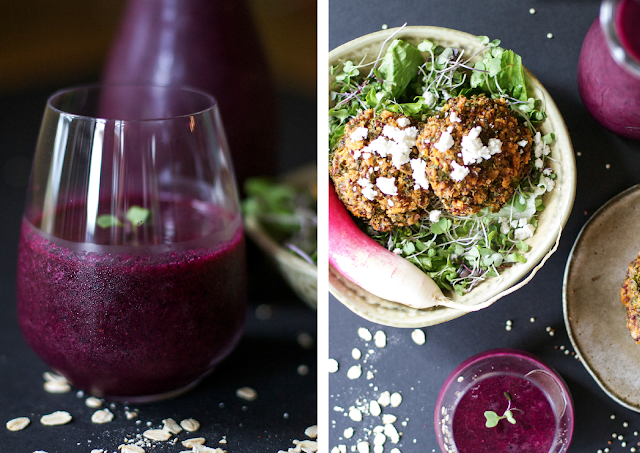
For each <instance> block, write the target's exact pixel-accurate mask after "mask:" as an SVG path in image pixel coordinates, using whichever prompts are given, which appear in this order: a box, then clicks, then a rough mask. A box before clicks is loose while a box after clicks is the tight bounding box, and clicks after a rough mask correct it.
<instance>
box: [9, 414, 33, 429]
mask: <svg viewBox="0 0 640 453" xmlns="http://www.w3.org/2000/svg"><path fill="white" fill-rule="evenodd" d="M29 423H31V420H29V418H28V417H18V418H14V419H13V420H9V421H8V422H7V429H8V430H9V431H21V430H23V429H25V428H26V427H27V426H29Z"/></svg>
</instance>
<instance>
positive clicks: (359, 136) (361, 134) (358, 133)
mask: <svg viewBox="0 0 640 453" xmlns="http://www.w3.org/2000/svg"><path fill="white" fill-rule="evenodd" d="M368 136H369V129H367V128H366V127H357V128H355V129H354V130H353V132H351V135H350V136H349V138H351V140H353V141H354V142H359V141H362V140H364V139H365V138H367V137H368Z"/></svg>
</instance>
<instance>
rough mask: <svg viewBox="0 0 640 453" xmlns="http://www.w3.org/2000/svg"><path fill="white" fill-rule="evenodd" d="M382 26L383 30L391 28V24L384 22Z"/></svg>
mask: <svg viewBox="0 0 640 453" xmlns="http://www.w3.org/2000/svg"><path fill="white" fill-rule="evenodd" d="M381 28H382V29H383V30H386V29H387V28H389V26H388V25H387V24H382V27H381Z"/></svg>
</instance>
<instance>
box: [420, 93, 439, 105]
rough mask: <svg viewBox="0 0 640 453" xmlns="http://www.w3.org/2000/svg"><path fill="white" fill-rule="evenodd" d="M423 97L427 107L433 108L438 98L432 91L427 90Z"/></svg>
mask: <svg viewBox="0 0 640 453" xmlns="http://www.w3.org/2000/svg"><path fill="white" fill-rule="evenodd" d="M422 97H423V98H424V103H425V104H427V107H429V108H433V106H434V105H436V101H437V100H438V99H437V98H436V96H435V95H434V94H433V93H432V92H431V91H425V92H424V94H423V95H422Z"/></svg>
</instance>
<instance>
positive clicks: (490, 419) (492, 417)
mask: <svg viewBox="0 0 640 453" xmlns="http://www.w3.org/2000/svg"><path fill="white" fill-rule="evenodd" d="M504 396H505V397H506V398H507V400H508V401H509V404H508V405H507V410H505V411H504V413H503V414H502V415H501V416H500V415H498V414H496V413H495V412H493V411H486V412H485V413H484V416H485V418H486V419H487V422H486V423H485V426H486V427H487V428H493V427H494V426H496V425H497V424H498V422H499V421H500V420H502V419H503V418H505V419H507V421H508V422H509V423H511V424H512V425H515V424H516V419H515V418H514V417H513V412H512V411H520V409H516V408H515V407H514V408H512V407H511V395H509V394H508V393H507V392H504Z"/></svg>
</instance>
